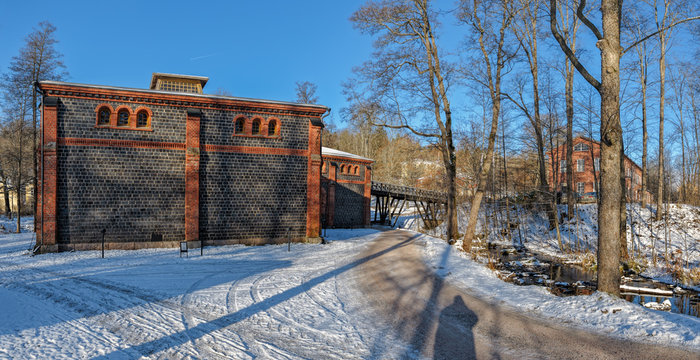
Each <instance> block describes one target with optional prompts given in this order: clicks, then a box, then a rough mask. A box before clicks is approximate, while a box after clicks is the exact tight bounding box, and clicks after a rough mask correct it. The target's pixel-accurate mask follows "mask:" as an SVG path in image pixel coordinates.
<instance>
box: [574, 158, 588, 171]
mask: <svg viewBox="0 0 700 360" xmlns="http://www.w3.org/2000/svg"><path fill="white" fill-rule="evenodd" d="M585 168H586V159H576V171H578V172H583V171H584V169H585Z"/></svg>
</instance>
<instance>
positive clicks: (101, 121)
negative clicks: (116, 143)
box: [97, 106, 112, 125]
mask: <svg viewBox="0 0 700 360" xmlns="http://www.w3.org/2000/svg"><path fill="white" fill-rule="evenodd" d="M111 115H112V111H111V110H109V108H108V107H106V106H103V107H101V108H100V110H99V111H98V112H97V125H109V118H110V116H111Z"/></svg>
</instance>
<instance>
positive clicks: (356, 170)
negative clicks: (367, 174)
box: [355, 165, 360, 175]
mask: <svg viewBox="0 0 700 360" xmlns="http://www.w3.org/2000/svg"><path fill="white" fill-rule="evenodd" d="M355 175H360V167H359V166H357V165H355Z"/></svg>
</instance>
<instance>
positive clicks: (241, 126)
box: [233, 116, 247, 135]
mask: <svg viewBox="0 0 700 360" xmlns="http://www.w3.org/2000/svg"><path fill="white" fill-rule="evenodd" d="M246 120H247V119H246V117H245V116H239V117H237V118H236V120H235V121H234V124H235V128H234V132H233V133H234V134H236V135H242V134H245V123H246Z"/></svg>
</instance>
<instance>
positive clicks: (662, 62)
mask: <svg viewBox="0 0 700 360" xmlns="http://www.w3.org/2000/svg"><path fill="white" fill-rule="evenodd" d="M655 10H656V9H655ZM665 19H666V15H665V14H664V22H662V24H661V26H662V27H663V26H664V24H665ZM659 50H660V52H661V56H660V58H659V172H658V177H659V188H658V191H657V192H656V220H657V221H659V220H661V214H662V213H663V210H662V209H663V201H664V199H663V193H664V105H665V104H666V36H665V35H664V32H663V31H662V32H660V33H659Z"/></svg>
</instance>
